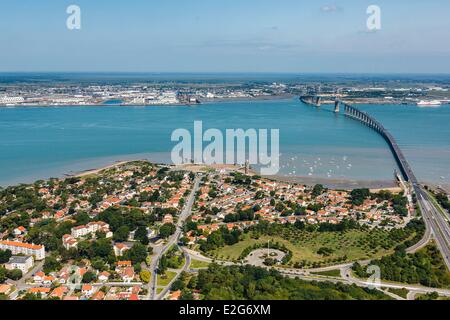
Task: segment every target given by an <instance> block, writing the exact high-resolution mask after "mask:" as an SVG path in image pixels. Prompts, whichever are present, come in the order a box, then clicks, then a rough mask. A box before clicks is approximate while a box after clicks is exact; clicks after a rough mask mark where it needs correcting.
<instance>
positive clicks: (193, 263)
mask: <svg viewBox="0 0 450 320" xmlns="http://www.w3.org/2000/svg"><path fill="white" fill-rule="evenodd" d="M208 266H209V262H204V261H200V260H194V259H192V260H191V269H201V268H208Z"/></svg>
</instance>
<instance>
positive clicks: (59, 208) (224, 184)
mask: <svg viewBox="0 0 450 320" xmlns="http://www.w3.org/2000/svg"><path fill="white" fill-rule="evenodd" d="M375 192H376V193H375ZM0 217H1V219H0V265H1V267H0V296H1V297H2V298H3V299H13V300H14V299H23V300H36V299H51V300H148V299H168V300H178V299H202V297H203V296H204V292H202V290H201V288H198V287H196V286H195V276H196V273H197V272H198V271H199V270H202V269H205V268H207V267H208V265H209V264H210V263H211V262H212V259H210V258H208V257H211V251H214V250H215V251H220V249H221V247H223V246H229V247H230V248H231V247H232V246H233V245H235V244H237V243H239V242H240V241H243V240H244V238H245V237H246V235H247V234H252V232H255V230H258V228H263V227H264V226H266V228H267V225H273V226H274V227H277V228H296V229H298V230H307V231H304V232H310V233H311V234H316V233H320V232H324V231H337V230H340V231H344V232H345V231H346V230H355V232H361V233H362V232H382V233H383V234H389V233H392V232H397V233H398V232H400V231H401V230H403V229H405V230H406V229H408V228H409V226H410V224H411V223H413V222H414V221H415V219H416V218H417V217H416V207H415V205H414V201H413V199H412V198H411V197H410V196H409V195H408V191H407V190H404V189H402V188H401V184H400V187H399V188H395V189H394V190H366V189H358V190H353V191H346V190H329V189H326V188H324V187H323V186H321V185H316V186H305V185H300V184H291V183H287V182H283V181H275V180H269V179H265V178H262V177H260V176H257V175H256V174H254V173H252V172H250V171H249V169H248V168H247V167H245V168H238V167H234V166H231V167H203V166H199V167H195V166H194V169H193V170H192V168H185V167H173V166H165V165H155V164H151V163H149V162H146V161H134V162H125V163H120V164H117V165H114V166H111V167H108V168H105V169H103V170H99V171H96V172H87V173H84V174H82V175H79V176H73V177H68V178H66V179H50V180H47V181H36V182H35V183H34V184H31V185H20V186H15V187H8V188H5V189H1V190H0ZM342 228H343V229H342ZM322 229H323V230H322ZM289 230H290V229H289ZM408 230H409V229H408ZM372 234H373V233H372ZM405 234H406V235H405V236H404V238H403V239H404V240H407V239H410V235H411V234H410V233H405ZM222 236H223V237H224V240H220V241H219V240H217V239H218V238H219V237H222ZM396 236H397V237H398V235H396ZM221 241H222V242H221ZM219 242H221V243H219ZM255 244H256V246H255V249H256V248H257V244H258V243H257V242H255ZM288 247H289V246H288ZM288 247H286V246H285V245H274V246H273V250H274V251H273V252H274V255H273V257H276V252H282V254H281V255H280V258H279V259H277V258H273V259H269V257H267V256H266V257H264V259H263V261H262V265H266V266H269V265H270V266H274V265H278V267H280V268H284V267H290V268H299V269H301V268H302V267H301V266H300V265H299V264H298V263H296V264H293V263H292V262H291V263H288V259H286V254H287V255H290V256H292V252H291V249H289V248H288ZM386 249H388V247H386ZM326 250H328V251H329V252H325V251H326ZM251 251H252V250H250V251H248V250H247V249H246V250H244V252H242V253H241V252H240V254H241V255H243V254H245V253H246V252H247V253H248V257H243V259H244V260H245V262H244V263H249V264H253V263H254V264H255V265H257V263H255V262H254V260H252V259H250V258H251V256H252V253H251ZM332 251H333V250H332V249H330V248H328V249H327V248H326V247H325V244H324V245H323V247H322V248H320V250H319V252H318V253H316V255H317V256H318V257H319V256H324V257H325V256H326V257H328V256H333V252H332ZM283 252H284V253H283ZM294 259H295V254H294ZM347 259H348V261H349V262H351V260H352V258H351V257H348V258H347ZM214 260H217V261H219V260H220V261H221V263H222V264H225V265H226V264H230V263H231V264H232V263H236V259H231V258H229V259H226V258H223V257H221V258H220V259H217V258H216V257H215V258H214ZM281 260H283V261H281ZM252 261H253V262H252ZM329 262H330V261H324V262H321V264H320V265H327V264H328V263H329Z"/></svg>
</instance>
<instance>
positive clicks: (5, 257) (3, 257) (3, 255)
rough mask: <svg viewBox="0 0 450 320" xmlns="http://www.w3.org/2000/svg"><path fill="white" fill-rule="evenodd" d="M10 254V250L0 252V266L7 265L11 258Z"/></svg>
mask: <svg viewBox="0 0 450 320" xmlns="http://www.w3.org/2000/svg"><path fill="white" fill-rule="evenodd" d="M11 256H12V253H11V250H5V251H3V250H0V264H3V263H7V262H8V261H9V258H11Z"/></svg>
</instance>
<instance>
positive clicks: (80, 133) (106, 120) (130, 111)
mask: <svg viewBox="0 0 450 320" xmlns="http://www.w3.org/2000/svg"><path fill="white" fill-rule="evenodd" d="M359 107H360V108H361V109H362V110H365V111H367V112H369V113H370V114H371V115H373V116H375V117H376V118H377V119H378V120H379V121H380V122H381V123H383V124H384V125H385V127H386V128H387V129H388V130H390V131H391V133H392V134H393V135H394V137H395V138H396V139H397V141H398V143H399V145H400V147H401V148H402V150H403V151H404V153H405V156H406V157H407V159H408V160H409V162H410V163H411V166H412V167H413V169H414V170H415V172H416V175H417V176H418V178H419V179H421V180H422V181H426V182H431V183H436V184H443V185H448V184H450V126H449V124H450V106H448V105H446V106H442V107H440V108H418V107H416V106H412V105H363V106H359ZM196 120H201V121H203V127H204V130H206V129H208V128H217V129H220V130H222V131H223V132H225V129H237V128H242V129H250V128H255V129H280V152H281V154H282V155H281V170H280V173H279V175H280V176H285V177H296V176H300V177H309V178H311V179H313V178H324V179H348V180H379V181H386V180H392V179H393V172H394V170H395V169H396V164H395V161H394V159H393V158H392V155H391V152H390V150H389V148H388V146H387V145H386V143H385V141H384V140H383V139H382V138H381V137H380V136H379V135H377V134H376V133H375V132H373V131H372V130H370V129H369V128H367V127H365V126H363V125H361V124H360V123H358V122H356V121H354V120H352V119H348V118H346V117H344V115H343V114H340V115H336V114H334V113H333V112H332V107H331V106H323V107H322V108H321V109H316V108H314V107H311V106H307V105H305V104H303V103H301V102H300V101H299V100H298V99H289V100H277V101H249V102H221V103H209V104H202V105H198V106H175V107H168V106H146V107H119V106H98V107H90V106H87V107H80V106H73V107H13V108H0V185H2V186H6V185H12V184H17V183H28V182H32V181H34V180H37V179H44V178H49V177H61V176H63V175H65V174H71V173H75V172H79V171H82V170H88V169H92V168H96V167H100V166H103V165H107V164H111V163H113V162H114V161H118V160H131V159H144V158H145V159H149V160H151V161H154V162H168V161H170V156H169V153H170V151H171V150H172V148H173V147H174V146H175V143H174V142H171V134H172V132H173V130H175V129H178V128H185V129H188V130H190V131H193V125H194V121H196Z"/></svg>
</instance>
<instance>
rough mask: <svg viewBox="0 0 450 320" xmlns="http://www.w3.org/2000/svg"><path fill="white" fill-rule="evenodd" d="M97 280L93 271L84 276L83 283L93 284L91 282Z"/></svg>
mask: <svg viewBox="0 0 450 320" xmlns="http://www.w3.org/2000/svg"><path fill="white" fill-rule="evenodd" d="M96 279H97V277H96V276H95V274H94V273H92V272H91V271H88V272H86V273H85V274H84V275H83V279H82V282H83V283H91V282H93V281H95V280H96Z"/></svg>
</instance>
